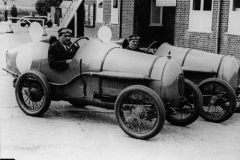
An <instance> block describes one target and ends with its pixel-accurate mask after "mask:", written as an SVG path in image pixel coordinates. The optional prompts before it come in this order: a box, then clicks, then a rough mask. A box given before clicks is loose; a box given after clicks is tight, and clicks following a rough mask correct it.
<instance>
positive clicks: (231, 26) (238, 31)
mask: <svg viewBox="0 0 240 160" xmlns="http://www.w3.org/2000/svg"><path fill="white" fill-rule="evenodd" d="M239 17H240V1H239V0H230V9H229V20H228V34H235V35H240V19H239Z"/></svg>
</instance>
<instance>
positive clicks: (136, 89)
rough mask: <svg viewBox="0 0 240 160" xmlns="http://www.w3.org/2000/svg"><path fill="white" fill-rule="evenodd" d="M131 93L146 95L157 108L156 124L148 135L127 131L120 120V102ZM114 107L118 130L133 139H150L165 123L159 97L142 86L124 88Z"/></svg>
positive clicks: (162, 106) (163, 109)
mask: <svg viewBox="0 0 240 160" xmlns="http://www.w3.org/2000/svg"><path fill="white" fill-rule="evenodd" d="M132 92H141V93H143V94H146V95H148V96H149V97H151V98H152V100H153V101H154V104H155V106H157V107H156V108H157V113H158V120H157V122H156V125H155V127H154V128H153V129H152V130H151V131H150V132H148V133H145V134H137V133H134V132H132V131H130V130H128V129H127V127H126V126H125V125H124V123H123V121H122V119H121V116H120V110H121V106H120V105H121V103H122V100H124V98H125V97H126V96H128V95H129V94H131V93H132ZM114 107H115V115H116V118H117V121H118V124H119V126H120V128H121V129H122V130H123V131H124V132H125V133H126V134H128V135H129V136H130V137H133V138H137V139H143V140H146V139H149V138H152V137H154V136H155V135H157V134H158V133H159V132H160V131H161V130H162V128H163V125H164V123H165V117H166V115H165V108H164V105H163V102H162V100H161V99H160V97H159V96H158V95H157V93H156V92H154V91H153V90H152V89H150V88H148V87H145V86H142V85H132V86H129V87H127V88H125V89H124V90H122V91H121V93H120V94H119V95H118V97H117V99H116V102H115V106H114Z"/></svg>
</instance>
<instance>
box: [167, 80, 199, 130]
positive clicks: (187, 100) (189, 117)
mask: <svg viewBox="0 0 240 160" xmlns="http://www.w3.org/2000/svg"><path fill="white" fill-rule="evenodd" d="M202 105H203V99H202V94H201V92H200V90H199V88H198V87H197V86H196V85H195V84H194V83H193V82H192V81H190V80H188V79H185V91H184V96H183V98H182V100H181V102H180V104H179V105H178V106H175V107H169V108H168V111H167V114H166V120H167V121H168V122H169V123H171V124H173V125H176V126H186V125H189V124H191V123H193V122H195V121H196V120H197V118H198V117H199V115H200V108H201V107H202Z"/></svg>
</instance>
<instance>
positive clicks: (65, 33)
mask: <svg viewBox="0 0 240 160" xmlns="http://www.w3.org/2000/svg"><path fill="white" fill-rule="evenodd" d="M71 34H72V30H71V29H68V28H61V29H59V30H58V37H59V39H58V40H57V41H56V42H54V43H53V44H51V45H50V46H49V49H48V63H49V66H50V67H51V68H52V69H55V70H57V71H63V70H66V69H67V68H68V63H69V62H70V61H71V59H72V58H73V57H74V55H75V51H68V49H69V47H70V45H71V44H72V43H71V41H70V40H71Z"/></svg>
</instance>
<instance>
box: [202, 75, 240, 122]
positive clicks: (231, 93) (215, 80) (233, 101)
mask: <svg viewBox="0 0 240 160" xmlns="http://www.w3.org/2000/svg"><path fill="white" fill-rule="evenodd" d="M209 83H216V84H218V85H221V86H223V88H225V89H226V90H227V92H228V93H229V97H230V101H231V104H232V105H231V106H230V109H229V110H228V112H227V113H226V114H225V116H223V117H221V118H212V117H209V116H208V115H206V114H205V112H204V110H203V108H202V109H201V113H200V116H201V117H202V118H203V119H205V120H206V121H209V122H214V123H221V122H224V121H226V120H228V119H229V118H230V117H231V116H232V115H233V113H234V112H235V109H236V106H237V98H236V94H235V92H234V90H233V88H232V87H231V86H230V84H229V83H227V82H225V81H224V80H221V79H218V78H209V79H206V80H204V81H202V82H201V83H200V84H199V89H200V90H201V92H202V91H203V88H204V86H205V85H208V84H209ZM202 94H203V92H202ZM203 97H204V95H203ZM203 100H204V99H203Z"/></svg>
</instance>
